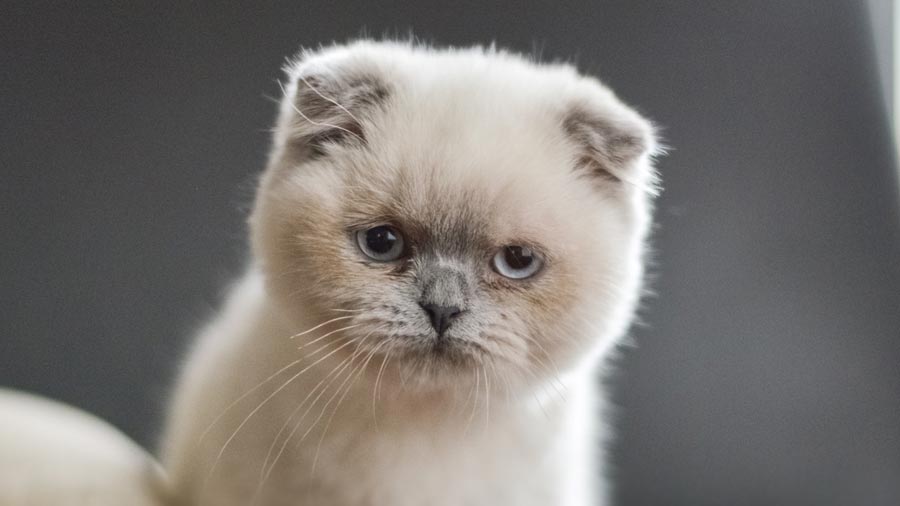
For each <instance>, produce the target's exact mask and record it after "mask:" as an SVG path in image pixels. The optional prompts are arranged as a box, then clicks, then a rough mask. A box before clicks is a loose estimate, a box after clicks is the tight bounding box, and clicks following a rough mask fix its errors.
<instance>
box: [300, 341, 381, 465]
mask: <svg viewBox="0 0 900 506" xmlns="http://www.w3.org/2000/svg"><path fill="white" fill-rule="evenodd" d="M386 342H387V341H381V342H380V343H378V344H377V345H376V346H375V347H374V348H373V349H372V351H370V352H369V354H368V356H366V359H365V361H364V362H363V364H362V366H361V367H360V368H359V372H357V373H356V376H355V377H354V378H353V381H352V382H351V383H350V385H348V386H347V388H346V389H345V390H344V393H343V394H342V395H341V398H340V399H338V402H337V404H335V406H334V409H333V410H332V411H331V415H330V416H329V417H328V420H327V421H326V422H325V428H324V429H323V430H322V435H321V436H320V437H319V443H318V444H316V453H315V455H314V457H313V463H312V471H311V474H315V472H316V463H317V462H318V461H319V450H320V449H321V448H322V441H324V440H325V435H326V434H328V429H329V428H330V427H331V422H332V421H333V420H334V415H335V414H337V412H338V409H340V407H341V404H342V403H343V402H344V398H346V397H347V394H348V393H350V390H352V389H353V385H355V384H356V382H357V381H359V377H360V376H362V374H363V373H364V372H365V370H366V368H367V367H369V362H370V361H371V360H372V357H374V356H375V354H376V353H377V352H378V350H379V349H380V348H381V347H382V346H383V345H384V344H385V343H386ZM326 407H327V404H326ZM322 412H323V413H324V412H325V408H322ZM310 430H311V429H310Z"/></svg>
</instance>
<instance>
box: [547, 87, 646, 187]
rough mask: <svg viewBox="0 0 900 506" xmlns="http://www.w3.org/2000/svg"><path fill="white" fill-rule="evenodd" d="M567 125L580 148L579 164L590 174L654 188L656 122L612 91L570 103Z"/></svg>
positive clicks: (565, 123)
mask: <svg viewBox="0 0 900 506" xmlns="http://www.w3.org/2000/svg"><path fill="white" fill-rule="evenodd" d="M563 129H564V130H565V132H566V134H567V135H568V136H569V138H570V139H571V140H572V141H573V142H574V144H575V145H576V146H577V149H578V159H577V164H578V167H577V169H576V170H580V171H584V172H586V173H587V174H588V175H589V176H592V177H597V178H600V179H602V180H606V181H608V182H613V183H622V182H625V183H631V184H635V185H638V186H641V187H644V188H645V189H648V190H651V191H652V190H653V183H654V174H653V169H652V167H651V166H650V163H649V158H650V156H651V155H652V154H653V153H654V152H655V151H656V149H657V144H656V137H655V134H654V132H653V126H652V125H651V124H650V122H649V121H647V120H646V119H644V118H643V117H641V116H640V115H639V114H638V113H636V112H635V111H634V110H632V109H631V108H629V107H627V106H625V105H624V104H622V103H621V102H619V101H618V99H616V98H615V97H614V96H612V94H611V93H610V94H608V95H607V96H603V97H600V99H597V100H579V101H577V102H575V103H572V104H570V105H569V107H568V108H567V110H566V113H565V115H564V119H563Z"/></svg>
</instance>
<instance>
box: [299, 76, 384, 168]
mask: <svg viewBox="0 0 900 506" xmlns="http://www.w3.org/2000/svg"><path fill="white" fill-rule="evenodd" d="M296 89H297V92H296V95H295V96H294V97H293V100H294V104H293V105H294V108H295V111H294V112H296V114H295V116H294V121H293V122H292V123H293V136H292V137H293V139H294V142H297V143H299V144H301V145H303V146H304V147H306V148H307V149H308V150H309V153H310V154H311V155H312V156H322V155H324V154H325V147H326V146H327V145H329V144H344V145H349V144H352V143H357V144H359V143H363V144H364V143H365V142H366V132H365V125H364V121H365V119H366V118H367V117H369V116H370V115H371V113H372V112H373V110H374V109H375V108H377V107H379V106H381V105H382V104H384V103H385V102H386V100H387V98H388V96H389V90H388V87H387V86H386V85H385V84H384V83H382V82H380V81H379V80H378V79H376V78H375V77H372V76H366V75H357V76H344V75H340V73H337V74H333V75H325V74H323V73H318V74H317V73H312V74H307V75H303V74H301V75H300V76H299V77H298V78H297V88H296Z"/></svg>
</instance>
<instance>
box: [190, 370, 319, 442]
mask: <svg viewBox="0 0 900 506" xmlns="http://www.w3.org/2000/svg"><path fill="white" fill-rule="evenodd" d="M300 362H303V359H302V358H299V359H297V360H294V361H293V362H291V363H290V364H288V365H286V366H284V367H282V368H281V369H279V370H278V371H276V372H275V373H274V374H272V375H271V376H269V377H268V378H266V379H264V380H263V381H261V382H260V383H258V384H257V385H256V386H255V387H253V388H251V389H250V390H247V391H246V392H244V393H243V395H241V396H240V397H238V398H237V399H235V400H234V402H232V403H231V404H229V405H228V407H226V408H225V409H224V410H223V411H222V412H221V413H219V415H218V416H217V417H215V419H213V421H212V423H210V424H209V426H208V427H207V428H206V430H204V431H203V433H202V434H201V435H200V439H199V440H198V441H197V447H199V446H200V444H202V443H203V439H204V438H206V436H207V435H208V434H209V431H210V430H212V428H213V427H214V426H215V425H216V423H218V422H219V420H220V419H221V418H222V417H223V416H225V414H226V413H228V412H229V411H231V409H232V408H234V407H235V406H237V405H238V403H240V402H241V401H242V400H244V399H246V398H247V396H248V395H250V394H252V393H253V392H255V391H257V390H259V389H260V388H262V386H263V385H265V384H267V383H268V382H270V381H272V380H273V379H275V378H276V377H278V376H279V375H280V374H281V373H283V372H284V371H286V370H288V369H290V368H291V367H293V366H295V365H297V364H299V363H300Z"/></svg>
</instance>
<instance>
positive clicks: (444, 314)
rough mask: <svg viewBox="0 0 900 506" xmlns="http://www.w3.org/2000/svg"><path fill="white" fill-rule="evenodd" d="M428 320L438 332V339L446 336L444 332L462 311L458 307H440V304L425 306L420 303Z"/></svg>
mask: <svg viewBox="0 0 900 506" xmlns="http://www.w3.org/2000/svg"><path fill="white" fill-rule="evenodd" d="M419 305H420V306H422V309H424V310H425V313H427V314H428V318H429V319H430V320H431V326H432V327H434V330H435V331H436V332H437V334H438V337H441V336H442V335H444V331H445V330H447V328H448V327H449V326H450V324H451V323H452V322H453V320H454V319H455V318H456V317H457V316H459V314H460V313H462V309H460V308H459V307H458V306H440V305H438V304H423V303H421V302H419Z"/></svg>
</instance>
